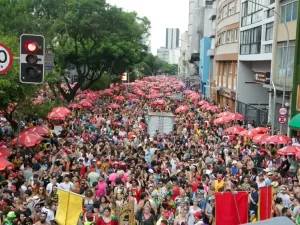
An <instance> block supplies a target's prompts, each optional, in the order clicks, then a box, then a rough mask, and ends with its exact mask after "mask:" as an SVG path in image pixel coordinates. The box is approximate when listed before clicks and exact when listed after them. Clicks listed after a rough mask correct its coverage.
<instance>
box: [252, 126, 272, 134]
mask: <svg viewBox="0 0 300 225" xmlns="http://www.w3.org/2000/svg"><path fill="white" fill-rule="evenodd" d="M253 130H255V131H256V132H257V133H259V134H264V133H268V132H270V130H269V129H268V128H266V127H256V128H254V129H253Z"/></svg>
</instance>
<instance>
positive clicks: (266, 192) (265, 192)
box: [258, 186, 273, 220]
mask: <svg viewBox="0 0 300 225" xmlns="http://www.w3.org/2000/svg"><path fill="white" fill-rule="evenodd" d="M258 199H259V201H258V220H266V219H270V218H271V213H272V199H273V189H272V186H268V187H261V188H260V189H259V198H258Z"/></svg>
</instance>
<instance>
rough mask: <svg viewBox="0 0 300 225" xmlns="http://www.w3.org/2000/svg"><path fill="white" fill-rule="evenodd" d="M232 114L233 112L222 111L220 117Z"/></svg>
mask: <svg viewBox="0 0 300 225" xmlns="http://www.w3.org/2000/svg"><path fill="white" fill-rule="evenodd" d="M231 115H232V113H231V112H221V113H219V114H218V117H224V116H225V117H229V116H231Z"/></svg>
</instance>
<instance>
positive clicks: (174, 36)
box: [166, 28, 180, 49]
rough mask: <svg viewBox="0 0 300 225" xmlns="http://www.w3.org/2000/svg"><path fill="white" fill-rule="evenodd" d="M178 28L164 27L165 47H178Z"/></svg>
mask: <svg viewBox="0 0 300 225" xmlns="http://www.w3.org/2000/svg"><path fill="white" fill-rule="evenodd" d="M179 35H180V31H179V28H167V29H166V48H167V49H174V48H178V47H179Z"/></svg>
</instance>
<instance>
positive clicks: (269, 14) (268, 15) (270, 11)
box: [267, 8, 274, 18]
mask: <svg viewBox="0 0 300 225" xmlns="http://www.w3.org/2000/svg"><path fill="white" fill-rule="evenodd" d="M273 9H274V8H273ZM272 16H274V11H273V10H271V9H269V10H268V11H267V18H270V17H272Z"/></svg>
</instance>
